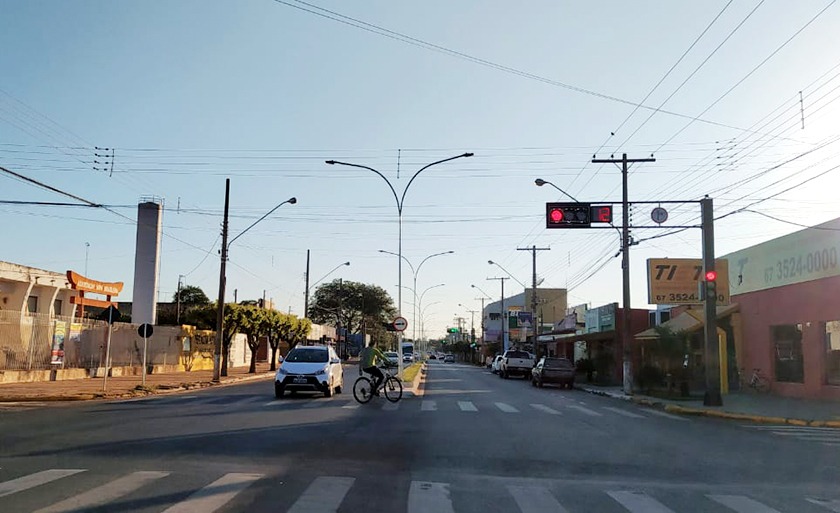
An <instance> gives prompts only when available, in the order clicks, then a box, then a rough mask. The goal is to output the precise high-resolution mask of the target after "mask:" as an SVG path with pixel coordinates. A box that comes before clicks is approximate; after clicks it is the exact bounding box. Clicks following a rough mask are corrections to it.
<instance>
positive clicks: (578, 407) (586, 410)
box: [566, 404, 603, 417]
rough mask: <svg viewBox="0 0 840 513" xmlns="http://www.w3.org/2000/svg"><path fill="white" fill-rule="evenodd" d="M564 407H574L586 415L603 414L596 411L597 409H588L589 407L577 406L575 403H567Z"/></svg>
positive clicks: (600, 415)
mask: <svg viewBox="0 0 840 513" xmlns="http://www.w3.org/2000/svg"><path fill="white" fill-rule="evenodd" d="M566 408H574V409H576V410H578V411H580V412H583V413H585V414H587V415H590V416H592V417H603V415H602V414H600V413H598V412H597V411H595V410H590V409H589V408H586V407H583V406H578V405H577V404H567V405H566Z"/></svg>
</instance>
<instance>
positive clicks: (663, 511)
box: [607, 490, 674, 513]
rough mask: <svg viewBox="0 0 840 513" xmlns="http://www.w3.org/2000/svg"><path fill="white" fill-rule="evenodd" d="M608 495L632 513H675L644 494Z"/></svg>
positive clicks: (625, 492) (618, 493) (624, 492)
mask: <svg viewBox="0 0 840 513" xmlns="http://www.w3.org/2000/svg"><path fill="white" fill-rule="evenodd" d="M607 495H609V496H610V497H612V498H613V500H615V501H616V502H618V503H619V504H621V505H622V506H624V507H625V509H627V511H630V512H631V513H674V511H673V510H672V509H670V508H667V507H666V506H665V505H664V504H662V503H661V502H659V501H657V500H656V499H654V498H653V497H651V496H649V495H647V494H645V493H642V492H631V491H623V490H622V491H610V492H607Z"/></svg>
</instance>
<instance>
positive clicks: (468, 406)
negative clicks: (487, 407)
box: [458, 401, 478, 411]
mask: <svg viewBox="0 0 840 513" xmlns="http://www.w3.org/2000/svg"><path fill="white" fill-rule="evenodd" d="M458 408H461V411H478V408H476V407H475V405H474V404H473V403H472V401H458Z"/></svg>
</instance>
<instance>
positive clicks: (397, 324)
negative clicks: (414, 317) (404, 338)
mask: <svg viewBox="0 0 840 513" xmlns="http://www.w3.org/2000/svg"><path fill="white" fill-rule="evenodd" d="M393 326H394V329H395V330H397V331H405V329H406V328H408V321H407V320H406V319H405V317H397V318H396V319H394V322H393Z"/></svg>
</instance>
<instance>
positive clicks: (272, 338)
mask: <svg viewBox="0 0 840 513" xmlns="http://www.w3.org/2000/svg"><path fill="white" fill-rule="evenodd" d="M295 321H296V318H295V317H294V316H291V315H286V314H284V313H283V312H278V311H277V310H266V311H265V316H264V317H263V323H264V328H263V329H264V332H265V336H266V337H268V346H269V347H270V348H271V370H277V350H278V348H279V347H280V342H282V341H284V340H285V341H288V340H289V339H290V338H291V333H292V325H293V324H294V323H295Z"/></svg>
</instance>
